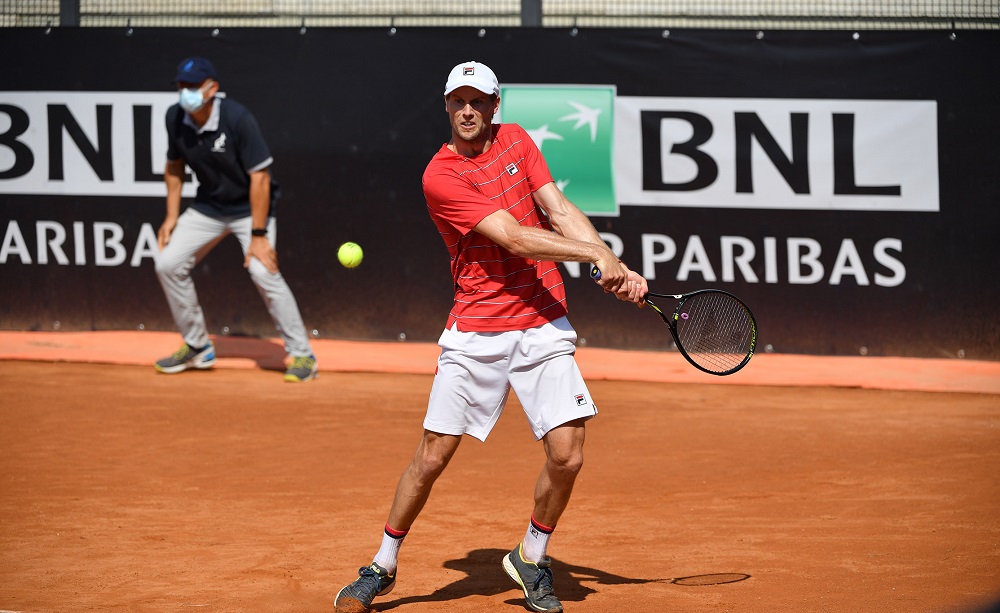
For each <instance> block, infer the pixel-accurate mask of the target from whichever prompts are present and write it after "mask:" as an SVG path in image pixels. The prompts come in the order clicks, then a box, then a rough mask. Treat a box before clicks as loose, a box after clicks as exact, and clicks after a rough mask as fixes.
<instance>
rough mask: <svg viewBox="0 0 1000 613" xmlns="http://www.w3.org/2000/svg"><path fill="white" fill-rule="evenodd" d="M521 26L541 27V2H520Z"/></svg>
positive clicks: (527, 0) (537, 0) (530, 0)
mask: <svg viewBox="0 0 1000 613" xmlns="http://www.w3.org/2000/svg"><path fill="white" fill-rule="evenodd" d="M521 25H522V26H526V27H541V25H542V0H521Z"/></svg>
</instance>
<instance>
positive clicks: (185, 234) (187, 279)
mask: <svg viewBox="0 0 1000 613" xmlns="http://www.w3.org/2000/svg"><path fill="white" fill-rule="evenodd" d="M252 223H253V220H252V219H251V217H250V216H249V215H248V216H246V217H223V218H215V217H209V216H208V215H205V214H203V213H199V212H198V211H196V210H194V209H191V208H189V209H187V210H186V211H184V212H183V213H182V214H181V216H180V217H179V218H178V220H177V227H175V228H174V232H173V234H171V236H170V242H169V243H167V246H166V247H164V248H163V251H161V252H160V253H159V254H158V255H157V257H156V276H157V277H159V279H160V285H162V286H163V292H164V293H165V294H166V295H167V303H168V304H169V305H170V312H171V313H172V314H173V316H174V322H176V323H177V327H178V329H180V332H181V335H182V336H183V337H184V342H186V343H187V344H189V345H191V346H192V347H204V346H205V345H207V344H208V342H209V340H208V328H207V326H206V325H205V315H204V313H202V310H201V305H200V304H199V303H198V293H197V292H196V291H195V288H194V280H192V279H191V270H192V269H193V268H194V266H195V264H196V263H197V262H198V261H199V260H201V258H203V257H204V256H205V255H206V254H207V253H208V252H209V251H211V250H212V249H213V248H214V247H215V246H216V245H217V244H219V241H221V240H222V239H223V238H225V237H226V236H227V235H229V234H233V235H234V236H236V238H237V239H239V241H240V247H242V248H243V253H244V255H245V254H246V252H247V248H248V247H249V245H250V227H251V224H252ZM277 228H278V224H277V221H275V219H274V218H273V217H269V218H268V220H267V237H268V240H269V241H271V245H272V246H275V247H276V246H277V241H276V235H277ZM249 270H250V278H251V279H252V280H253V283H254V285H256V286H257V290H258V291H259V292H260V296H261V298H263V299H264V304H265V306H267V311H268V312H269V313H270V314H271V319H272V320H273V321H274V326H275V328H277V330H278V333H279V334H280V335H281V338H282V340H283V341H284V343H285V351H286V352H288V354H289V355H291V356H307V355H312V348H311V347H310V345H309V337H308V336H307V334H306V327H305V324H303V323H302V315H300V314H299V306H298V304H297V303H296V302H295V296H293V295H292V290H291V288H289V287H288V283H287V282H285V278H284V277H282V276H281V272H280V271H279V272H276V273H273V274H272V273H271V272H269V271H268V270H267V267H265V266H264V265H263V264H261V263H260V262H259V261H258V260H257V258H251V259H250V269H249Z"/></svg>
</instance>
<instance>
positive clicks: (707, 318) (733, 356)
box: [676, 292, 754, 373]
mask: <svg viewBox="0 0 1000 613" xmlns="http://www.w3.org/2000/svg"><path fill="white" fill-rule="evenodd" d="M676 327H677V337H678V339H679V340H680V344H681V345H682V346H683V348H684V351H685V352H686V353H687V354H688V356H690V358H691V359H692V360H693V361H694V362H696V363H697V364H698V365H699V366H701V367H703V368H705V369H706V370H710V371H712V372H716V373H725V372H728V371H730V370H733V369H734V368H737V367H738V366H740V365H741V364H742V363H743V362H744V361H745V360H746V358H747V356H748V354H750V352H751V351H752V350H753V343H754V323H753V319H752V317H751V315H750V313H749V312H748V311H747V309H746V308H745V307H744V306H743V305H742V304H741V303H740V302H739V301H738V300H736V299H734V298H733V297H731V296H728V295H726V294H720V293H714V292H713V293H707V294H699V295H696V296H692V297H691V298H689V299H688V300H687V301H685V302H684V304H683V306H682V308H681V310H680V312H679V313H678V317H677V319H676Z"/></svg>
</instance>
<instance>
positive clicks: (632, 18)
mask: <svg viewBox="0 0 1000 613" xmlns="http://www.w3.org/2000/svg"><path fill="white" fill-rule="evenodd" d="M0 5H2V14H0V26H4V27H57V26H82V27H137V28H139V27H212V28H222V27H298V28H308V27H386V28H393V27H427V26H476V27H489V26H493V27H498V26H504V27H516V26H521V25H526V26H542V27H551V28H574V27H577V28H588V27H593V28H598V27H599V28H617V27H621V28H732V29H821V30H824V29H828V30H835V29H897V30H898V29H910V30H912V29H953V30H958V29H977V30H984V29H987V30H996V29H1000V0H604V1H599V0H493V1H492V2H489V3H477V4H476V5H475V10H474V11H472V10H469V6H470V5H469V3H467V2H464V1H461V0H421V1H419V2H418V1H416V0H216V1H215V2H204V1H203V0H0Z"/></svg>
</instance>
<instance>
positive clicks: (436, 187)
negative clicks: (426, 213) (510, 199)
mask: <svg viewBox="0 0 1000 613" xmlns="http://www.w3.org/2000/svg"><path fill="white" fill-rule="evenodd" d="M424 198H426V199H427V206H428V208H430V209H431V210H432V211H433V212H434V214H435V216H436V217H437V218H439V219H441V220H443V221H445V222H447V223H448V224H449V225H451V226H452V227H454V228H455V229H456V230H458V231H459V232H461V233H462V234H463V235H465V234H468V233H469V232H471V231H472V229H473V228H475V227H476V225H478V224H479V222H481V221H482V220H483V219H485V218H486V217H488V216H489V215H490V214H492V213H494V212H496V211H499V210H500V209H501V207H502V204H501V203H499V202H493V201H491V200H490V199H489V198H487V197H486V196H484V195H483V194H482V193H481V192H479V190H477V189H475V188H474V187H473V186H472V185H470V184H469V182H468V181H466V180H464V179H462V178H461V177H459V176H458V175H456V174H455V173H453V172H446V171H440V172H432V173H428V174H427V175H426V176H425V177H424Z"/></svg>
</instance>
